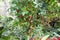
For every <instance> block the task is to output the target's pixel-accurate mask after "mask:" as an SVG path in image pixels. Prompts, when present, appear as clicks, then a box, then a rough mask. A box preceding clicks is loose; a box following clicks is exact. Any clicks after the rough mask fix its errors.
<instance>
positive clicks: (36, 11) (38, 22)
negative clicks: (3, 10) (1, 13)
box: [0, 0, 60, 40]
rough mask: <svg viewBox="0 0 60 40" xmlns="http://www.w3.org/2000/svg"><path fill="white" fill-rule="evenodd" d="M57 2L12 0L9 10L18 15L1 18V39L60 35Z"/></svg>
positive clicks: (59, 13)
mask: <svg viewBox="0 0 60 40" xmlns="http://www.w3.org/2000/svg"><path fill="white" fill-rule="evenodd" d="M57 3H58V2H57V1H55V0H11V1H10V5H11V6H10V9H9V10H10V11H9V12H10V15H13V17H14V16H16V17H15V18H13V17H2V18H1V20H0V21H1V22H0V24H1V25H2V26H1V27H3V28H2V30H1V32H0V35H1V40H5V39H6V40H29V38H31V37H32V38H34V37H44V36H45V35H50V37H58V36H59V35H60V30H59V29H60V27H59V26H60V25H59V24H60V16H59V15H60V7H58V4H57ZM44 38H45V37H44ZM44 38H43V39H44Z"/></svg>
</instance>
